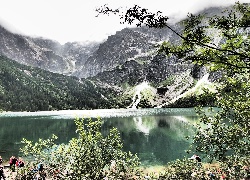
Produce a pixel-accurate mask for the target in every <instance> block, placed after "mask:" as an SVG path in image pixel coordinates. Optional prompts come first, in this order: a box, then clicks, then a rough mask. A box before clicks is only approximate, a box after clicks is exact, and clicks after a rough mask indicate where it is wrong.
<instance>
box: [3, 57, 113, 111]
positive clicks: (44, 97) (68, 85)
mask: <svg viewBox="0 0 250 180" xmlns="http://www.w3.org/2000/svg"><path fill="white" fill-rule="evenodd" d="M0 64H1V66H0V109H2V110H4V111H45V110H62V109H98V108H112V103H111V101H110V100H109V99H112V97H105V93H106V91H109V89H107V88H105V89H101V88H99V87H97V86H95V85H94V84H93V83H92V82H91V81H89V80H82V81H81V80H79V79H78V78H76V77H70V76H64V75H61V74H56V73H51V72H48V71H45V70H42V69H39V68H34V67H30V66H25V65H21V64H19V63H17V62H15V61H13V60H10V59H8V58H6V57H4V56H0ZM110 94H117V93H116V92H109V95H110Z"/></svg>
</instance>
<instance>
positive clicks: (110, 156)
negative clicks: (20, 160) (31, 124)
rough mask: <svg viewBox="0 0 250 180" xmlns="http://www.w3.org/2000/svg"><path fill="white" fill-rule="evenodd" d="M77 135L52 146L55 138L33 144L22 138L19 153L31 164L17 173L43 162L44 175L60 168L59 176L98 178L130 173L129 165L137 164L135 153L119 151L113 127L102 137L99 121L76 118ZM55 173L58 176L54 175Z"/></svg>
mask: <svg viewBox="0 0 250 180" xmlns="http://www.w3.org/2000/svg"><path fill="white" fill-rule="evenodd" d="M75 123H76V125H77V133H78V134H79V137H78V138H73V139H71V140H70V141H69V143H67V144H60V145H56V144H55V140H56V139H57V137H56V136H55V135H53V136H52V137H51V139H48V140H42V139H40V140H39V141H38V142H36V143H33V142H31V141H29V140H26V139H24V140H23V143H24V145H25V146H24V147H23V148H22V149H21V152H23V154H24V155H25V157H26V158H31V163H29V164H28V165H27V166H26V170H23V171H21V172H20V176H23V177H25V176H28V174H29V173H30V169H31V168H33V166H34V164H35V165H37V164H38V163H43V164H44V166H45V167H46V168H45V169H47V173H48V176H53V172H55V171H56V172H58V171H60V173H59V174H60V177H62V178H63V179H102V178H103V177H104V176H108V177H109V178H111V179H112V178H113V179H118V178H119V177H120V176H126V175H127V174H131V171H132V170H133V167H136V166H138V165H139V159H138V157H137V156H136V155H133V154H131V153H130V152H128V153H127V152H124V151H123V150H122V147H123V145H122V142H121V138H120V136H119V132H118V131H117V129H116V128H113V129H111V130H110V133H109V134H108V135H107V136H106V137H103V135H102V134H101V131H100V128H101V123H102V122H101V120H100V119H98V120H97V121H92V120H91V119H89V120H87V123H86V121H85V120H84V119H76V120H75ZM58 176H59V175H58Z"/></svg>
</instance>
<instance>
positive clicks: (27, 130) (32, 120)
mask: <svg viewBox="0 0 250 180" xmlns="http://www.w3.org/2000/svg"><path fill="white" fill-rule="evenodd" d="M75 117H85V118H88V117H92V118H95V117H101V118H102V120H103V125H102V132H103V134H104V135H105V134H107V133H108V131H109V129H110V128H112V127H116V128H118V130H119V132H120V134H121V137H122V140H123V143H124V150H125V151H131V152H133V153H137V155H138V156H139V158H140V159H141V162H142V164H144V165H164V164H166V163H167V162H169V161H171V160H175V159H177V158H183V157H184V156H186V155H187V154H186V153H185V150H186V149H188V146H189V144H190V142H189V141H188V140H187V139H186V138H185V137H186V136H188V135H192V134H193V129H192V126H191V125H190V123H193V122H195V121H197V119H198V117H197V116H196V114H195V112H194V110H193V109H142V110H127V109H124V110H110V109H109V110H92V111H53V112H36V113H28V112H23V113H2V114H0V123H1V126H0V155H1V156H2V157H3V158H5V159H8V158H9V157H10V156H11V155H15V156H20V154H19V148H20V147H21V143H20V142H21V140H22V138H26V139H29V140H33V141H37V140H38V139H39V138H43V139H46V138H48V137H50V136H51V135H52V134H56V135H57V136H58V137H59V139H58V141H57V143H66V142H68V141H69V140H70V139H71V138H72V137H76V133H75V130H76V127H75V124H74V118H75Z"/></svg>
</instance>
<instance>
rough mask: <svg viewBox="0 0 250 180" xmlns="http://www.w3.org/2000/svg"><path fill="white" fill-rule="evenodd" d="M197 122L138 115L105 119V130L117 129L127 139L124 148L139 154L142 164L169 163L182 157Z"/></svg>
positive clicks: (181, 117)
mask: <svg viewBox="0 0 250 180" xmlns="http://www.w3.org/2000/svg"><path fill="white" fill-rule="evenodd" d="M195 120H197V117H195V116H180V117H178V116H163V115H160V116H137V117H124V118H119V119H113V118H109V119H105V121H104V126H103V128H104V129H103V130H105V131H107V130H108V128H111V127H113V126H114V127H117V128H118V130H119V131H120V133H121V137H122V139H123V140H124V149H125V150H126V151H131V152H133V153H137V154H138V156H139V157H140V159H141V161H142V163H143V164H144V165H146V164H150V165H152V164H166V163H167V162H169V161H171V160H175V159H177V158H183V157H184V156H185V155H186V153H185V150H187V149H188V147H189V144H190V142H189V141H188V140H187V139H186V136H188V135H192V133H193V129H192V126H191V125H190V124H189V123H188V122H190V121H195Z"/></svg>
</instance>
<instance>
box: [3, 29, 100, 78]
mask: <svg viewBox="0 0 250 180" xmlns="http://www.w3.org/2000/svg"><path fill="white" fill-rule="evenodd" d="M97 47H98V44H96V43H89V44H82V43H77V42H74V43H66V44H64V45H61V44H59V43H58V42H56V41H53V40H49V39H44V38H31V37H28V36H23V35H19V34H13V33H11V32H9V31H8V30H6V29H5V28H4V27H2V26H1V25H0V55H4V56H6V57H8V58H10V59H13V60H15V61H17V62H19V63H21V64H25V65H29V66H33V67H39V68H42V69H45V70H48V71H51V72H56V73H60V74H71V73H73V72H74V71H75V70H76V68H77V67H76V65H75V64H81V63H83V62H82V61H85V60H87V58H88V57H89V56H90V55H91V54H92V52H93V51H95V49H96V48H97Z"/></svg>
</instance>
